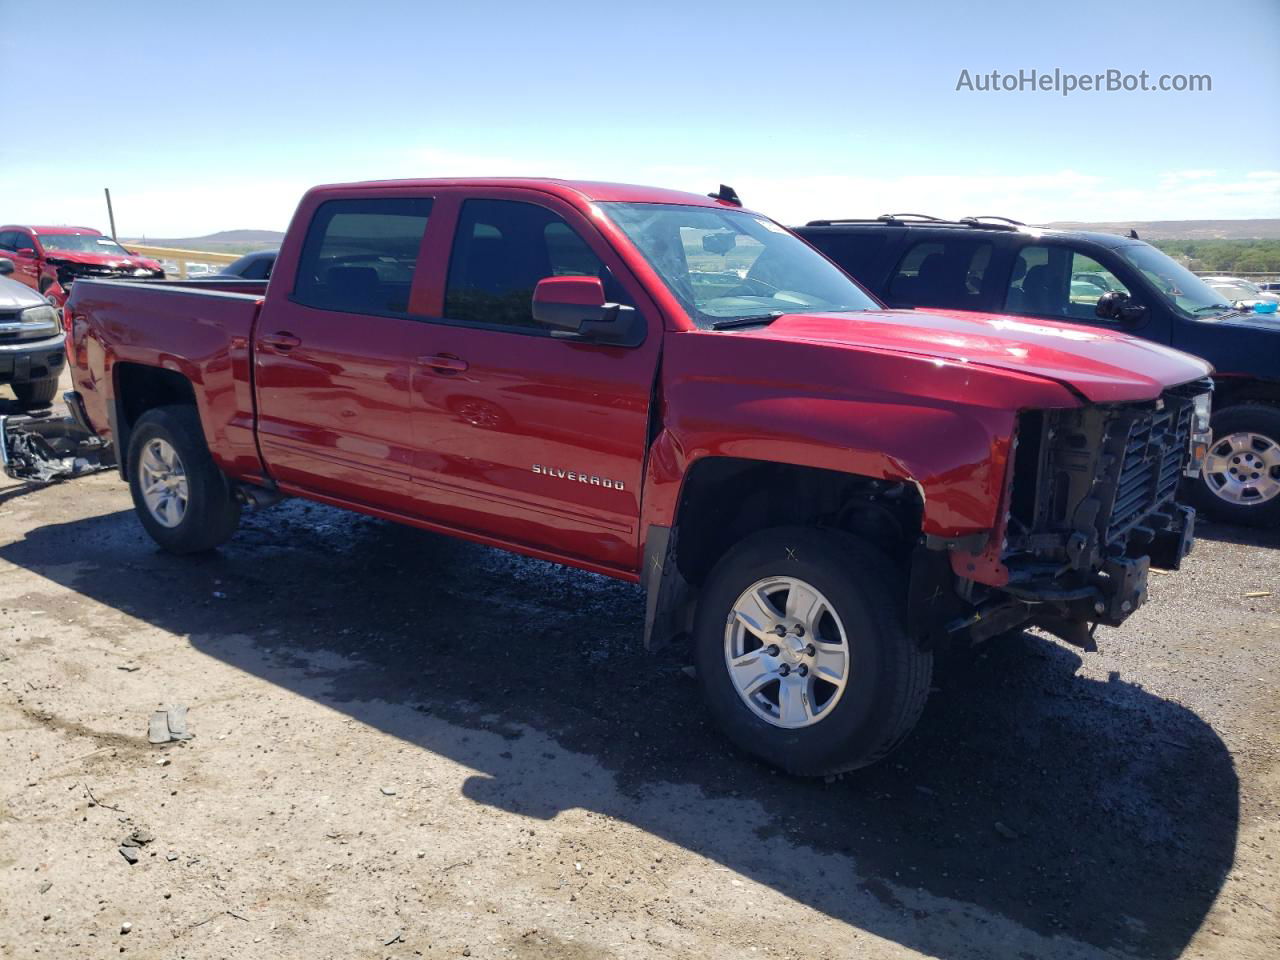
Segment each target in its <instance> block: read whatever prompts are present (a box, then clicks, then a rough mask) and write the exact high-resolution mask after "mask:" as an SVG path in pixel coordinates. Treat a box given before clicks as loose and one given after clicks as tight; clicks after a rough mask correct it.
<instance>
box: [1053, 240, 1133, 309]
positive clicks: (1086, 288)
mask: <svg viewBox="0 0 1280 960" xmlns="http://www.w3.org/2000/svg"><path fill="white" fill-rule="evenodd" d="M1113 290H1114V291H1115V292H1116V293H1125V294H1127V293H1129V288H1128V287H1126V286H1125V285H1124V284H1123V283H1121V282H1120V281H1119V280H1118V279H1117V278H1116V275H1115V274H1114V273H1112V272H1111V271H1110V270H1108V269H1107V268H1106V267H1104V266H1103V265H1102V264H1100V263H1099V262H1098V261H1097V260H1094V259H1093V257H1087V256H1085V255H1084V254H1083V253H1081V252H1080V251H1079V250H1073V251H1071V286H1070V288H1069V293H1068V297H1067V299H1068V304H1067V315H1068V316H1070V317H1073V318H1075V319H1077V320H1097V319H1098V314H1097V307H1098V299H1099V298H1100V297H1101V296H1102V295H1103V294H1104V293H1110V292H1111V291H1113Z"/></svg>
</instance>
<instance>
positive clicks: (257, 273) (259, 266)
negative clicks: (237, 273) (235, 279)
mask: <svg viewBox="0 0 1280 960" xmlns="http://www.w3.org/2000/svg"><path fill="white" fill-rule="evenodd" d="M273 262H274V261H273V260H272V259H271V258H270V257H258V259H256V260H254V261H253V262H252V263H251V264H249V266H248V269H246V270H245V272H244V278H245V279H246V280H266V279H268V278H270V276H271V264H272V263H273Z"/></svg>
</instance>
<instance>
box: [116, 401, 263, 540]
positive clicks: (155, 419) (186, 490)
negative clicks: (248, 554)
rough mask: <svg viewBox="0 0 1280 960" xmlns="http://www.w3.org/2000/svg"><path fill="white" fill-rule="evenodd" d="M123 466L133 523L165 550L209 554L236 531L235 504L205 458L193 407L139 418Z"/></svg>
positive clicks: (206, 450) (237, 515)
mask: <svg viewBox="0 0 1280 960" xmlns="http://www.w3.org/2000/svg"><path fill="white" fill-rule="evenodd" d="M127 463H128V470H129V491H130V493H132V494H133V506H134V509H135V510H136V511H137V513H138V519H139V520H141V521H142V526H143V527H144V528H146V531H147V533H148V534H150V535H151V539H152V540H154V541H155V542H156V543H158V544H159V545H160V546H161V547H163V548H164V549H165V550H168V551H169V552H170V553H199V552H201V551H204V550H212V549H213V548H214V547H216V546H218V545H220V544H222V543H225V542H226V541H227V540H229V539H230V538H231V535H232V534H234V533H235V532H236V527H237V526H239V524H240V504H239V503H237V502H236V499H235V496H234V494H233V492H232V490H231V485H230V484H229V483H228V482H227V478H226V476H225V475H224V474H223V473H222V471H221V470H219V469H218V467H217V465H215V464H214V462H213V457H211V456H210V455H209V448H208V446H206V444H205V441H204V432H203V430H202V429H201V426H200V417H199V415H198V414H197V413H196V411H195V409H194V408H193V407H186V406H171V407H157V408H156V409H154V410H148V411H147V412H146V413H144V414H143V415H142V416H141V417H139V418H138V422H137V423H136V424H135V425H134V427H133V431H132V434H131V436H130V438H129V458H128V461H127Z"/></svg>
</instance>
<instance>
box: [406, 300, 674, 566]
mask: <svg viewBox="0 0 1280 960" xmlns="http://www.w3.org/2000/svg"><path fill="white" fill-rule="evenodd" d="M429 339H430V341H431V353H432V354H433V355H444V356H447V357H453V358H457V359H458V360H459V361H462V362H465V364H466V369H465V370H449V369H444V368H441V367H431V366H428V365H426V364H425V363H424V364H415V366H414V371H413V397H414V405H415V407H414V410H415V412H414V416H415V423H414V428H415V431H416V434H417V437H418V443H417V448H418V451H417V454H416V456H415V459H414V465H415V468H416V472H417V476H418V478H419V480H420V482H421V483H422V484H423V485H424V487H425V488H426V489H427V490H428V491H429V492H428V493H427V494H426V496H427V498H428V499H429V500H430V501H432V503H433V505H434V506H433V509H434V511H435V513H436V515H437V516H438V517H439V519H440V520H441V521H442V522H445V523H450V524H453V525H456V526H461V527H465V528H467V529H471V530H476V531H478V532H482V533H487V534H490V535H493V536H499V537H502V538H504V539H510V540H515V541H517V542H522V543H526V544H542V545H546V544H555V546H556V549H557V552H562V553H565V554H567V555H570V556H574V557H579V558H581V559H585V560H590V561H592V562H595V563H600V564H604V565H606V566H611V567H618V568H622V569H630V568H632V567H633V566H634V564H635V554H636V548H637V541H638V533H637V527H636V525H637V522H638V518H639V515H640V483H641V473H642V469H643V463H644V454H645V450H646V448H647V445H648V443H647V435H648V416H649V396H650V388H651V384H652V380H653V373H654V366H655V364H656V350H657V345H658V342H659V341H660V339H661V338H660V337H658V336H652V335H651V336H650V338H649V340H648V341H646V344H645V345H644V346H642V347H639V348H636V349H625V348H621V347H605V346H591V345H585V344H573V343H568V342H566V341H563V340H553V339H550V338H545V337H532V336H524V335H520V334H513V333H507V332H500V331H492V330H476V329H468V328H465V327H454V326H444V325H438V326H435V327H434V328H433V330H432V335H431V336H430V338H429Z"/></svg>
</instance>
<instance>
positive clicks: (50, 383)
mask: <svg viewBox="0 0 1280 960" xmlns="http://www.w3.org/2000/svg"><path fill="white" fill-rule="evenodd" d="M10 386H11V387H12V388H13V395H14V396H15V397H17V398H18V403H19V404H21V405H22V407H23V408H25V409H27V410H35V409H38V408H42V407H47V406H49V404H51V403H53V398H54V397H56V396H57V395H58V378H57V377H51V378H50V379H48V380H29V381H27V382H26V383H12V384H10Z"/></svg>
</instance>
